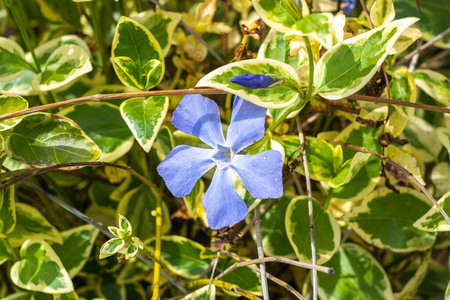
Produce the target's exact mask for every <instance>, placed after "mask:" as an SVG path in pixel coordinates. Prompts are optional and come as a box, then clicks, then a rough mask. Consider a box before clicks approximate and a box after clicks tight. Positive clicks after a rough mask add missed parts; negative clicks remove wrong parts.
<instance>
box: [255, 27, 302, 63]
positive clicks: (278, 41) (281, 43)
mask: <svg viewBox="0 0 450 300" xmlns="http://www.w3.org/2000/svg"><path fill="white" fill-rule="evenodd" d="M283 37H284V34H283V33H281V32H278V31H276V30H274V29H271V30H270V31H269V33H268V34H267V36H266V38H265V39H264V41H263V43H262V44H261V47H259V50H258V58H259V59H260V58H271V59H275V60H278V61H280V62H283V63H286V64H288V65H290V66H291V67H293V68H294V69H297V68H298V67H300V65H301V63H302V62H303V59H301V57H300V55H299V54H296V55H294V56H292V57H290V56H289V52H290V49H289V41H288V40H285V39H284V38H283ZM305 58H306V57H305Z"/></svg>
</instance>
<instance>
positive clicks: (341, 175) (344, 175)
mask: <svg viewBox="0 0 450 300" xmlns="http://www.w3.org/2000/svg"><path fill="white" fill-rule="evenodd" d="M369 158H370V154H367V153H360V152H358V153H356V154H355V156H354V157H353V158H351V159H349V160H347V161H346V162H345V163H344V164H343V165H342V167H341V168H340V169H339V170H338V171H337V173H336V175H335V176H334V177H333V179H331V180H330V181H329V182H328V185H329V186H330V187H332V188H335V187H338V186H341V185H344V184H347V183H349V182H350V181H351V180H352V179H353V178H355V176H356V175H357V174H358V172H359V171H360V170H361V169H362V168H363V167H364V166H365V165H366V164H367V161H368V160H369Z"/></svg>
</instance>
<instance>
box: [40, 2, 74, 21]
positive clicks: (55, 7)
mask: <svg viewBox="0 0 450 300" xmlns="http://www.w3.org/2000/svg"><path fill="white" fill-rule="evenodd" d="M37 2H38V3H39V6H40V7H41V13H42V14H43V15H44V16H45V18H47V19H48V20H50V21H52V22H55V23H62V24H64V25H65V26H69V27H72V28H81V24H80V17H79V15H78V10H77V7H76V4H75V3H74V2H73V1H72V0H37Z"/></svg>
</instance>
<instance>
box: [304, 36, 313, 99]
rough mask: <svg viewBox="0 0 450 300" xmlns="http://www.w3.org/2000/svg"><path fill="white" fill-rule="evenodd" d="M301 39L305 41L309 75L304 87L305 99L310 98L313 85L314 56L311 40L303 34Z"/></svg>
mask: <svg viewBox="0 0 450 300" xmlns="http://www.w3.org/2000/svg"><path fill="white" fill-rule="evenodd" d="M303 39H304V40H305V43H306V50H307V51H308V61H309V76H308V87H307V89H306V96H305V100H309V99H310V98H311V93H312V89H313V85H314V56H313V53H312V49H311V42H310V41H309V38H308V37H307V36H304V37H303Z"/></svg>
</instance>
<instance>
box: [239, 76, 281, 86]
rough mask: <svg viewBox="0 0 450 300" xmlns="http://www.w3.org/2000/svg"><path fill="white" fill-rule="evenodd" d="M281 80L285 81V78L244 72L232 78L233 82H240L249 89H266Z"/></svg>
mask: <svg viewBox="0 0 450 300" xmlns="http://www.w3.org/2000/svg"><path fill="white" fill-rule="evenodd" d="M280 81H283V79H282V78H278V77H272V76H270V75H264V74H244V75H241V76H236V77H233V78H230V82H231V83H234V84H238V85H240V86H243V87H245V88H248V89H264V88H268V87H271V86H273V84H275V83H277V82H280Z"/></svg>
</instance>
